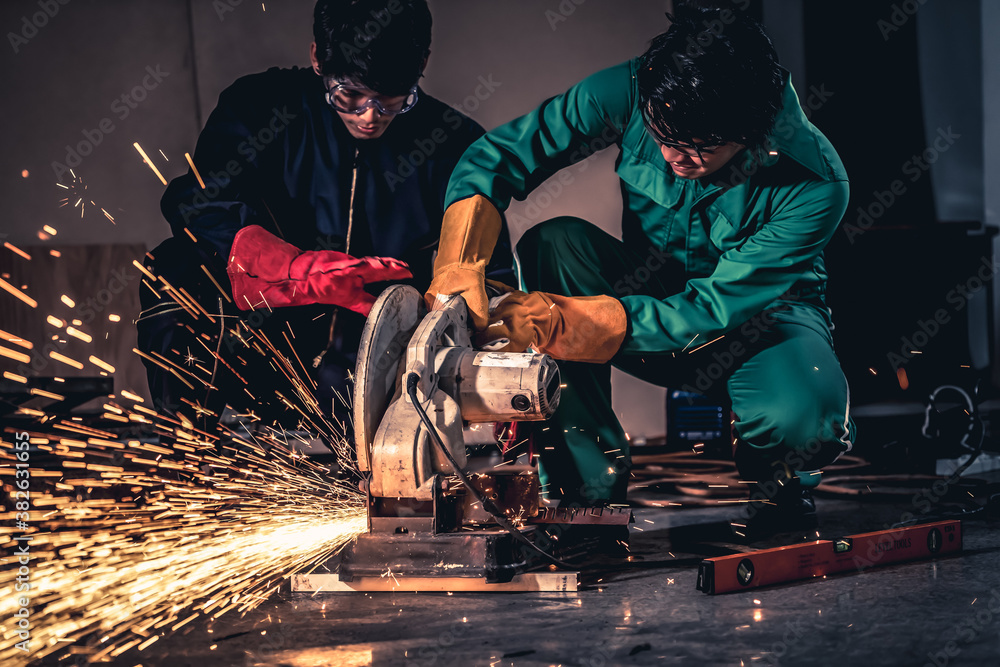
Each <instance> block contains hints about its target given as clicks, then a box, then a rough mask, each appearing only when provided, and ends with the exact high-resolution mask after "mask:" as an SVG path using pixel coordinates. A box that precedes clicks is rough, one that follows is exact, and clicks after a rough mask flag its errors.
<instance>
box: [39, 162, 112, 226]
mask: <svg viewBox="0 0 1000 667" xmlns="http://www.w3.org/2000/svg"><path fill="white" fill-rule="evenodd" d="M69 173H70V175H71V176H72V177H73V178H72V180H71V181H70V182H69V184H63V183H56V185H57V186H59V187H60V188H62V189H63V190H67V193H66V196H65V197H63V198H62V199H60V200H59V207H60V208H62V207H64V206H69V205H70V204H72V205H73V206H74V207H79V208H80V217H81V218H82V217H83V216H84V213H85V212H86V208H87V204H90V205H91V206H93V207H94V208H98V209H100V210H101V213H103V214H104V217H106V218H107V219H108V220H110V221H111V223H112V224H115V219H114V218H113V217H111V214H110V213H108V212H107V211H106V210H104V209H103V208H101V207H100V206H98V205H97V204H96V203H95V202H94V200H93V199H91V198H90V195H89V194H88V193H87V190H88V189H89V187H88V186H87V184H86V183H84V182H83V178H81V177H80V176H77V175H76V172H74V171H73V170H72V169H71V170H70V172H69ZM56 234H57V231H56V230H55V229H54V228H52V227H51V226H49V225H45V226H44V227H42V230H41V231H39V232H38V238H40V239H41V240H43V241H47V240H49V239H50V238H52V237H53V236H55V235H56Z"/></svg>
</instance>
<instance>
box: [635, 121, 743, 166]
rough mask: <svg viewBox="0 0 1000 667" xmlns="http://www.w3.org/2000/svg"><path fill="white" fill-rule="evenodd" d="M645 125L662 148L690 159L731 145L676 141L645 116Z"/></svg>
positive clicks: (720, 142) (715, 142) (724, 142)
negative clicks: (654, 125)
mask: <svg viewBox="0 0 1000 667" xmlns="http://www.w3.org/2000/svg"><path fill="white" fill-rule="evenodd" d="M643 124H644V125H645V126H646V131H647V132H649V134H650V136H652V137H653V139H655V140H656V141H657V143H659V144H660V145H661V146H666V147H667V148H672V149H674V150H675V151H678V152H680V153H683V154H684V155H687V156H688V157H697V158H700V157H701V156H702V155H711V154H713V153H714V152H715V150H716V149H717V148H721V147H722V146H725V145H726V144H727V143H729V142H726V141H699V142H698V143H691V142H686V141H676V140H674V139H671V138H670V137H669V136H667V135H666V134H664V133H663V132H662V131H660V130H659V129H658V128H656V127H653V125H652V124H651V123H650V122H649V120H648V119H647V118H646V117H645V116H643Z"/></svg>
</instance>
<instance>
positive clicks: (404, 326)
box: [353, 285, 427, 472]
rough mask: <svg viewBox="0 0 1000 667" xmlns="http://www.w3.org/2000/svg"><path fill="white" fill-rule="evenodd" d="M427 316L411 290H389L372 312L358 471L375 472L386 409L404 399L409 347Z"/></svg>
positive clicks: (357, 391)
mask: <svg viewBox="0 0 1000 667" xmlns="http://www.w3.org/2000/svg"><path fill="white" fill-rule="evenodd" d="M426 313H427V309H426V308H425V307H424V299H423V297H422V296H421V295H420V292H418V291H417V290H415V289H414V288H412V287H410V286H409V285H392V286H390V287H388V288H386V289H385V291H383V292H382V294H381V295H379V298H378V300H377V301H376V302H375V305H374V306H373V307H372V310H371V313H370V314H369V315H368V320H367V321H366V322H365V328H364V330H363V331H362V332H361V343H360V345H359V346H358V362H357V366H356V368H355V371H354V401H353V409H354V441H355V445H356V452H357V461H358V469H359V470H361V471H363V472H367V471H369V470H371V449H372V443H373V442H374V440H375V433H376V431H377V430H378V427H379V425H380V424H381V423H382V421H383V418H384V416H385V414H386V409H387V408H388V407H389V405H390V404H391V403H392V401H393V400H395V398H397V397H398V396H399V395H400V383H399V374H400V371H401V367H402V366H403V361H404V357H405V356H406V346H407V345H408V344H409V342H410V338H412V337H413V332H414V331H416V329H417V326H418V325H419V324H420V321H421V320H422V319H423V317H424V315H425V314H426Z"/></svg>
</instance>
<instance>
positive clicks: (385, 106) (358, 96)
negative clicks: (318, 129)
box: [326, 80, 417, 116]
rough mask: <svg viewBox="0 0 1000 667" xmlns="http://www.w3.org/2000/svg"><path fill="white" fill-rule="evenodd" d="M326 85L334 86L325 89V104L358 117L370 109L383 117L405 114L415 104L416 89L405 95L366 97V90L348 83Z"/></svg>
mask: <svg viewBox="0 0 1000 667" xmlns="http://www.w3.org/2000/svg"><path fill="white" fill-rule="evenodd" d="M328 84H334V86H333V88H327V91H326V102H327V104H329V105H330V106H331V107H333V108H334V109H335V110H337V111H340V112H342V113H351V114H354V115H356V116H360V115H361V114H363V113H365V112H366V111H368V110H369V109H371V108H372V107H375V109H376V110H377V111H378V112H379V113H380V114H382V115H383V116H396V115H398V114H401V113H406V112H407V111H409V110H410V109H412V108H413V107H414V106H415V105H416V103H417V87H416V86H413V88H410V92H408V93H407V94H406V95H395V96H388V95H375V96H373V97H369V96H368V94H367V93H368V92H370V91H368V90H367V89H366V88H361V87H359V86H353V85H351V84H349V83H341V82H338V81H333V80H329V81H328Z"/></svg>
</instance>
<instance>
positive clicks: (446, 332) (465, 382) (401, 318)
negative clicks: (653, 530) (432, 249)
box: [354, 285, 560, 532]
mask: <svg viewBox="0 0 1000 667" xmlns="http://www.w3.org/2000/svg"><path fill="white" fill-rule="evenodd" d="M467 317H468V315H467V308H466V305H465V301H464V299H462V298H461V297H460V296H456V297H452V298H451V299H449V300H448V301H447V302H445V303H444V304H443V306H442V307H441V308H440V309H437V310H433V311H431V312H427V311H426V308H425V307H424V301H423V298H422V297H421V295H420V293H419V292H417V291H416V290H415V289H413V288H412V287H409V286H406V285H394V286H392V287H390V288H388V289H387V290H386V291H385V292H383V293H382V295H381V296H380V297H379V299H378V301H377V302H376V303H375V306H374V307H373V309H372V312H371V314H370V315H369V317H368V321H367V323H366V325H365V330H364V332H363V334H362V339H361V347H360V349H359V353H358V366H357V371H356V374H355V394H354V423H355V440H356V445H357V462H358V467H359V469H360V470H361V471H364V472H370V474H371V478H370V482H369V486H368V489H369V494H370V496H371V497H370V499H369V519H370V527H371V529H372V530H373V531H378V530H380V529H389V530H393V531H395V532H408V530H409V527H413V526H414V525H415V526H416V527H417V529H418V530H419V529H424V530H426V529H427V527H428V525H430V526H431V530H432V532H443V531H447V530H457V529H458V527H459V526H461V525H467V524H469V523H472V524H476V523H480V522H482V523H487V522H488V521H489V517H488V515H487V514H486V513H485V512H484V511H483V510H482V508H479V507H477V506H475V503H471V502H464V503H463V502H459V503H457V506H458V507H461V508H462V509H461V510H460V511H459V513H460V514H461V516H460V517H457V518H454V517H453V518H452V519H445V518H444V517H443V516H442V511H441V510H442V509H443V507H444V505H446V504H447V505H449V506H450V505H453V504H455V503H449V502H448V498H449V497H451V498H452V500H454V497H455V496H461V495H463V493H462V492H463V490H460V489H459V487H458V486H457V485H456V484H454V483H451V484H449V482H448V479H447V478H448V477H449V476H450V475H451V474H452V473H453V471H452V468H451V464H450V463H449V462H448V460H447V459H446V457H445V456H444V455H443V454H442V453H441V452H440V450H439V449H438V447H437V446H436V445H435V443H434V441H433V439H432V436H431V434H430V433H428V431H427V429H426V427H425V426H424V424H423V422H422V421H421V419H420V416H419V414H418V413H417V410H416V409H415V408H414V406H413V404H412V402H411V400H410V397H409V396H408V395H407V394H406V392H404V391H402V385H403V381H402V378H404V377H406V376H408V375H409V374H410V373H416V374H417V375H418V376H419V377H420V381H419V383H418V385H417V392H416V393H417V397H418V399H419V402H420V404H421V406H422V407H423V409H424V411H425V412H426V413H427V415H428V417H429V418H430V421H431V422H432V423H433V425H434V429H435V431H436V432H437V435H438V437H439V438H440V440H441V442H442V443H443V444H444V446H445V447H446V448H447V449H448V450H449V451H450V452H451V455H452V457H453V458H454V459H455V461H456V462H457V463H458V464H459V465H460V466H461V467H462V468H463V469H465V470H467V471H468V473H469V477H470V478H471V479H473V480H474V483H475V484H476V485H477V486H478V490H479V491H480V492H481V493H482V492H485V493H486V494H487V495H489V496H490V497H491V499H494V500H495V502H496V503H497V505H498V506H500V507H503V508H504V509H505V511H506V512H507V513H508V515H513V516H522V517H524V518H530V517H531V516H534V515H535V514H537V512H538V477H537V473H536V472H534V470H533V469H530V468H528V467H527V466H523V467H520V468H514V467H513V466H503V467H502V468H501V469H499V470H493V467H492V466H489V469H488V471H487V472H485V473H484V472H479V473H477V472H476V470H477V468H480V467H482V466H477V465H476V462H475V461H470V459H469V457H468V456H467V447H471V446H475V445H482V444H488V443H490V442H494V443H495V442H496V441H495V439H493V433H494V430H493V426H492V425H493V424H495V423H497V422H517V421H541V420H545V419H548V418H549V417H550V416H551V415H552V413H553V412H554V411H555V409H556V408H557V407H558V404H559V395H560V378H559V367H558V366H557V365H556V363H555V361H554V360H553V359H551V358H550V357H548V356H546V355H541V354H520V353H508V352H484V351H478V350H475V349H474V348H473V346H472V340H471V337H470V333H469V327H468V324H467ZM465 500H466V501H468V500H469V499H465ZM428 503H429V504H430V506H429V507H428V505H427V504H428ZM477 510H478V511H477ZM428 514H429V516H428ZM421 515H423V517H422V518H427V519H431V521H430V524H428V523H427V522H426V521H418V522H413V521H405V519H411V518H412V519H417V518H418V517H420V516H421ZM380 518H386V519H388V518H395V519H397V520H396V521H391V520H390V521H381V520H379V519H380ZM373 519H374V520H373ZM401 521H402V523H401Z"/></svg>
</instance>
